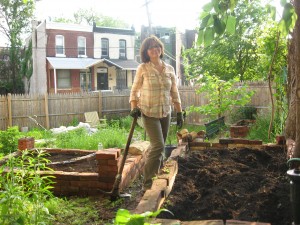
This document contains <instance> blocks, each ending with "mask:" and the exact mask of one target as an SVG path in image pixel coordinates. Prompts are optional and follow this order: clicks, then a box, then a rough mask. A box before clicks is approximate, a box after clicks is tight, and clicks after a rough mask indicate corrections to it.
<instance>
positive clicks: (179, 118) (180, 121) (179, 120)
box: [176, 112, 183, 129]
mask: <svg viewBox="0 0 300 225" xmlns="http://www.w3.org/2000/svg"><path fill="white" fill-rule="evenodd" d="M176 121H177V126H178V128H179V129H181V128H182V125H183V115H182V112H178V113H177V115H176Z"/></svg>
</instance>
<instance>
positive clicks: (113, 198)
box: [100, 117, 137, 201]
mask: <svg viewBox="0 0 300 225" xmlns="http://www.w3.org/2000/svg"><path fill="white" fill-rule="evenodd" d="M136 124H137V117H134V118H133V121H132V123H131V128H130V132H129V135H128V138H127V143H126V147H125V150H124V155H123V158H122V161H121V165H120V167H119V170H118V174H117V176H116V179H115V182H114V185H113V188H112V190H111V191H110V192H104V191H102V190H100V191H101V192H102V193H104V194H107V195H110V199H111V201H116V200H117V199H118V198H121V197H130V194H120V192H119V186H120V183H121V181H122V173H123V169H124V165H125V161H126V158H127V155H128V151H129V145H130V142H131V139H132V136H133V131H134V128H135V126H136Z"/></svg>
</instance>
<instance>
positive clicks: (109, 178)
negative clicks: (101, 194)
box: [98, 177, 116, 183]
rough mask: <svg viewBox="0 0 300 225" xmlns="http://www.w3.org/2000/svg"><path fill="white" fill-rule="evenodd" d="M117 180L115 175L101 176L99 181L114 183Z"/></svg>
mask: <svg viewBox="0 0 300 225" xmlns="http://www.w3.org/2000/svg"><path fill="white" fill-rule="evenodd" d="M115 180H116V178H115V177H99V179H98V181H100V182H105V183H113V182H114V181H115Z"/></svg>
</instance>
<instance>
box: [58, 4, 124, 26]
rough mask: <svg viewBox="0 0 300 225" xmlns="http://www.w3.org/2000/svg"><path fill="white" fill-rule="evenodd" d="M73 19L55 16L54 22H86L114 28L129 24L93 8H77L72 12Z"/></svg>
mask: <svg viewBox="0 0 300 225" xmlns="http://www.w3.org/2000/svg"><path fill="white" fill-rule="evenodd" d="M73 16H74V19H66V18H55V19H54V21H55V22H64V23H76V24H88V25H91V26H92V25H93V23H96V25H97V26H103V27H116V28H129V25H128V24H127V23H125V22H124V21H122V20H118V19H114V18H113V17H110V16H104V15H102V14H100V13H97V12H96V11H95V10H94V9H93V8H91V9H79V10H78V11H77V12H75V13H74V14H73Z"/></svg>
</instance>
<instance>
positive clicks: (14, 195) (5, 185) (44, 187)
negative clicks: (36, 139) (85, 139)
mask: <svg viewBox="0 0 300 225" xmlns="http://www.w3.org/2000/svg"><path fill="white" fill-rule="evenodd" d="M47 162H48V160H47V159H46V158H45V152H44V151H40V150H36V151H27V150H26V151H22V155H21V156H20V157H9V158H8V161H7V163H6V164H5V165H4V167H6V168H8V171H6V172H4V169H3V168H4V167H2V168H1V170H0V173H1V176H0V199H1V200H0V223H1V224H3V225H10V224H49V223H47V221H49V219H50V215H49V211H48V208H47V207H45V204H44V203H45V202H46V199H47V198H48V197H52V193H51V192H50V189H51V186H50V185H51V183H52V181H51V177H50V176H41V175H40V173H39V171H40V170H48V168H47V167H46V163H47ZM16 169H18V170H16Z"/></svg>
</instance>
